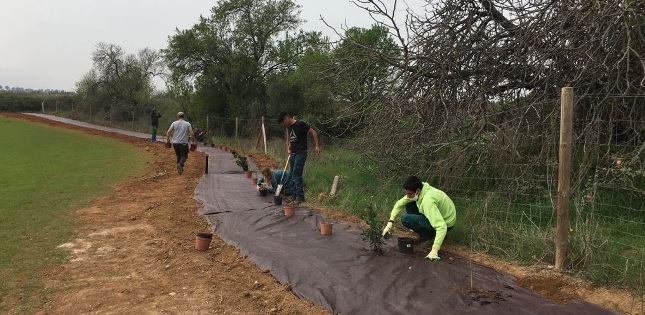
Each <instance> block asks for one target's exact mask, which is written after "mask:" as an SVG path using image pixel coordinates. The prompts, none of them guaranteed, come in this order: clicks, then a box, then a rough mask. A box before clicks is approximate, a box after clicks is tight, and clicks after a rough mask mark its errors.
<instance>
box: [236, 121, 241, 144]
mask: <svg viewBox="0 0 645 315" xmlns="http://www.w3.org/2000/svg"><path fill="white" fill-rule="evenodd" d="M238 125H239V119H238V118H237V117H235V146H236V147H239V146H240V143H239V142H238V140H237V129H238Z"/></svg>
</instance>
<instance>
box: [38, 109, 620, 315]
mask: <svg viewBox="0 0 645 315" xmlns="http://www.w3.org/2000/svg"><path fill="white" fill-rule="evenodd" d="M36 116H39V117H43V118H49V119H52V120H57V121H62V122H65V123H69V124H74V125H79V126H84V127H88V128H94V129H98V130H105V131H108V132H118V133H122V134H126V135H130V136H135V137H140V138H147V137H148V135H147V134H142V133H133V132H128V131H123V130H118V129H114V128H105V127H100V126H95V125H90V124H87V123H83V122H77V121H73V120H69V119H62V118H58V117H54V116H49V115H36ZM198 150H200V151H204V152H206V153H207V154H209V174H206V175H204V176H203V177H202V178H201V179H200V181H199V184H198V186H197V188H196V189H195V199H196V200H198V201H199V202H202V203H203V208H202V209H200V214H201V215H203V216H204V217H205V218H206V219H207V220H208V222H209V223H210V224H211V225H212V226H213V227H214V229H215V232H216V233H217V234H218V235H219V236H220V237H221V238H222V239H224V240H225V241H226V242H227V243H228V244H231V245H234V246H236V247H238V248H239V249H240V252H241V254H242V255H247V256H248V259H250V260H251V261H253V262H255V263H256V264H257V265H258V266H259V267H260V268H263V269H269V270H270V272H271V274H272V275H273V276H274V277H275V278H276V279H277V280H278V281H280V282H281V283H289V284H291V286H292V291H293V292H294V293H295V294H296V295H298V296H300V297H302V298H305V299H308V300H310V301H312V302H314V303H316V304H319V305H322V306H323V307H325V308H327V309H329V310H330V311H332V312H333V313H337V314H549V315H554V314H618V313H616V312H613V311H610V310H607V309H604V308H601V307H599V306H596V305H593V304H589V303H586V302H578V301H574V302H571V303H568V304H565V305H557V304H552V303H550V302H549V301H547V300H545V299H544V298H542V297H541V296H539V295H537V294H535V293H533V292H531V291H528V290H526V289H523V288H521V287H519V286H517V285H516V284H515V279H514V277H512V276H510V275H508V274H505V273H502V272H499V271H496V270H494V269H491V268H488V267H486V266H483V265H480V264H477V263H476V262H473V261H470V260H468V259H465V258H463V257H460V256H457V255H454V254H451V253H448V252H445V251H443V252H442V258H443V259H442V260H441V261H440V262H431V261H428V260H425V259H423V256H424V254H426V252H425V251H423V252H421V251H418V252H417V253H415V254H414V255H404V254H401V253H399V252H398V251H397V250H396V246H395V243H394V242H393V241H391V242H390V243H388V245H387V250H386V254H385V255H383V256H375V255H373V254H371V253H370V252H369V251H368V250H367V249H366V245H365V244H364V242H363V241H362V237H361V235H360V231H361V229H360V227H358V226H356V225H354V224H350V223H343V222H336V223H335V224H334V234H333V235H331V236H321V235H320V232H319V228H318V226H319V223H320V222H321V221H322V217H321V215H320V214H318V213H317V212H316V211H314V210H312V209H308V208H306V207H300V208H298V209H297V210H296V215H295V216H293V217H290V218H287V217H285V216H284V215H283V212H282V208H281V207H278V206H274V205H273V203H272V201H273V197H272V196H267V197H260V196H259V194H258V193H257V192H256V191H255V188H254V187H253V185H252V184H251V182H250V180H249V179H247V178H245V177H244V175H243V174H242V172H241V171H240V168H239V167H238V166H237V165H235V160H234V159H233V158H232V156H231V154H230V153H227V152H224V151H221V150H216V149H214V148H210V147H201V146H200V147H199V148H198ZM251 167H252V170H255V171H256V174H257V168H255V169H254V168H253V167H254V166H253V165H251ZM330 177H331V176H330ZM330 180H331V179H330ZM450 258H452V259H450Z"/></svg>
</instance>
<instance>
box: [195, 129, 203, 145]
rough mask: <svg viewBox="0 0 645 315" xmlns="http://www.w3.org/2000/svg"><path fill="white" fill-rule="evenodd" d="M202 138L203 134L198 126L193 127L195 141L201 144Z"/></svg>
mask: <svg viewBox="0 0 645 315" xmlns="http://www.w3.org/2000/svg"><path fill="white" fill-rule="evenodd" d="M203 138H204V133H203V132H202V131H201V130H200V129H199V126H195V140H197V142H202V139H203Z"/></svg>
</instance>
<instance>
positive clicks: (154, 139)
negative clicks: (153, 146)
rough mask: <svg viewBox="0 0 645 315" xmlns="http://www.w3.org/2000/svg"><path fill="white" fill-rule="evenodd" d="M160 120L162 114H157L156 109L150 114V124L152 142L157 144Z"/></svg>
mask: <svg viewBox="0 0 645 315" xmlns="http://www.w3.org/2000/svg"><path fill="white" fill-rule="evenodd" d="M159 118H161V114H159V113H157V110H156V109H153V110H152V112H151V113H150V124H151V125H152V142H157V127H158V126H159Z"/></svg>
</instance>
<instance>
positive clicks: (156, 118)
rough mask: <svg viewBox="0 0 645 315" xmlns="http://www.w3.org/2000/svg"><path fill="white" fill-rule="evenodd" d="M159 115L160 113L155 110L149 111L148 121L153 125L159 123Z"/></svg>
mask: <svg viewBox="0 0 645 315" xmlns="http://www.w3.org/2000/svg"><path fill="white" fill-rule="evenodd" d="M159 117H161V114H159V113H157V112H152V113H150V122H151V124H152V125H153V126H157V125H159Z"/></svg>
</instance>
